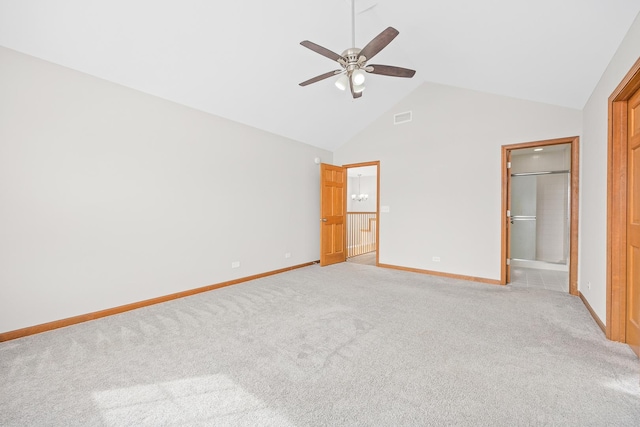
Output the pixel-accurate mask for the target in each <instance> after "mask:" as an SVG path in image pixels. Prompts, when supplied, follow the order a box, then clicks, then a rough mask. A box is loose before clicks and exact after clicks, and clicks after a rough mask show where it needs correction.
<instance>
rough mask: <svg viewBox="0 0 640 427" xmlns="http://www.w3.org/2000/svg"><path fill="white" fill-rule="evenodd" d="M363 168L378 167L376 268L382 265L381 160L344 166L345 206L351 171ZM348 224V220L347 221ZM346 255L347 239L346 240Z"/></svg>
mask: <svg viewBox="0 0 640 427" xmlns="http://www.w3.org/2000/svg"><path fill="white" fill-rule="evenodd" d="M362 166H375V167H376V266H379V265H380V160H374V161H370V162H363V163H350V164H348V165H342V167H343V168H346V169H347V185H345V186H344V200H345V206H346V204H347V187H348V186H349V169H351V168H359V167H362ZM345 223H346V220H345ZM344 244H345V253H346V250H347V248H346V244H347V239H345V243H344Z"/></svg>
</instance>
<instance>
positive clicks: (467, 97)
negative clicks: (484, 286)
mask: <svg viewBox="0 0 640 427" xmlns="http://www.w3.org/2000/svg"><path fill="white" fill-rule="evenodd" d="M408 110H412V111H413V121H412V122H410V123H406V124H402V125H394V124H393V115H394V114H397V113H400V112H404V111H408ZM581 128H582V114H581V112H580V111H579V110H574V109H569V108H561V107H555V106H551V105H547V104H540V103H535V102H529V101H522V100H517V99H512V98H507V97H503V96H497V95H490V94H486V93H481V92H475V91H470V90H465V89H460V88H454V87H449V86H443V85H438V84H431V83H425V84H423V85H422V86H421V87H419V88H418V89H417V90H416V91H414V92H413V93H412V94H410V95H409V96H408V97H407V98H405V99H404V100H403V101H401V102H400V103H398V104H397V105H396V106H395V107H394V108H392V109H391V110H389V111H388V112H387V113H385V114H384V115H383V116H381V117H380V118H379V119H378V120H376V121H375V122H374V123H373V124H372V125H371V126H370V127H368V128H367V129H366V130H365V131H363V132H361V133H360V134H359V135H357V136H356V137H355V138H354V139H352V140H351V141H350V142H348V143H347V144H345V145H344V146H342V147H340V148H339V149H338V150H337V151H336V152H335V153H334V161H335V163H336V164H347V163H354V162H358V161H369V160H380V161H381V164H380V205H381V206H389V208H390V212H389V213H381V218H380V224H379V227H380V262H381V263H385V264H392V265H399V266H405V267H413V268H419V269H426V270H434V271H440V272H447V273H453V274H462V275H469V276H475V277H482V278H488V279H495V280H498V279H499V278H500V233H501V223H500V217H501V212H500V203H501V168H500V161H501V160H500V159H501V148H500V147H501V145H504V144H515V143H520V142H528V141H536V140H543V139H551V138H558V137H568V136H575V135H579V134H580V132H581ZM363 153H366V158H363ZM433 256H438V257H440V259H441V262H434V261H432V257H433Z"/></svg>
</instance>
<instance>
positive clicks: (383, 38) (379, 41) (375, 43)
mask: <svg viewBox="0 0 640 427" xmlns="http://www.w3.org/2000/svg"><path fill="white" fill-rule="evenodd" d="M398 34H400V32H399V31H398V30H396V29H395V28H393V27H388V28H387V29H386V30H384V31H383V32H381V33H380V34H378V35H377V36H376V37H375V38H374V39H373V40H371V41H370V42H369V44H367V45H366V46H365V47H364V48H363V49H362V50H361V51H360V56H364V57H365V58H366V60H367V61H368V60H370V59H371V58H373V57H374V56H375V55H376V54H377V53H378V52H380V51H381V50H382V49H384V48H385V47H386V46H387V45H388V44H389V43H391V41H392V40H393V39H395V38H396V36H397V35H398Z"/></svg>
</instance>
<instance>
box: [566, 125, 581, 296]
mask: <svg viewBox="0 0 640 427" xmlns="http://www.w3.org/2000/svg"><path fill="white" fill-rule="evenodd" d="M579 210H580V138H579V137H575V139H574V140H573V141H571V212H570V219H569V221H571V223H570V231H569V236H570V237H569V294H570V295H574V296H577V295H578V293H579V291H578V239H579V238H580V235H579V234H580V228H579V226H578V225H579V222H580V215H579Z"/></svg>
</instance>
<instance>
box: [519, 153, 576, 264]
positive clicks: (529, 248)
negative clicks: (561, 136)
mask: <svg viewBox="0 0 640 427" xmlns="http://www.w3.org/2000/svg"><path fill="white" fill-rule="evenodd" d="M511 163H512V164H511V169H510V170H511V174H510V182H511V186H510V191H511V212H510V221H511V257H510V258H511V265H512V266H513V265H518V266H521V267H532V268H543V269H553V270H563V271H567V269H568V264H569V250H570V248H569V241H570V221H569V218H570V206H571V200H570V197H571V185H570V179H571V178H570V175H571V174H570V172H571V153H570V146H568V145H567V146H564V145H561V146H558V147H554V148H553V149H547V151H546V152H536V151H533V150H532V149H523V150H514V151H513V152H512V158H511Z"/></svg>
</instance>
